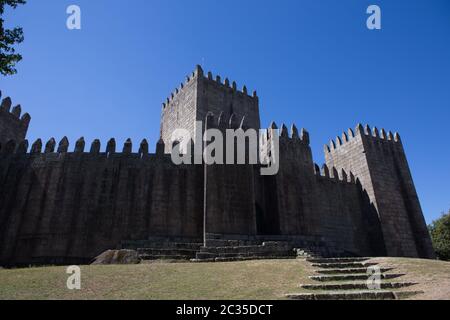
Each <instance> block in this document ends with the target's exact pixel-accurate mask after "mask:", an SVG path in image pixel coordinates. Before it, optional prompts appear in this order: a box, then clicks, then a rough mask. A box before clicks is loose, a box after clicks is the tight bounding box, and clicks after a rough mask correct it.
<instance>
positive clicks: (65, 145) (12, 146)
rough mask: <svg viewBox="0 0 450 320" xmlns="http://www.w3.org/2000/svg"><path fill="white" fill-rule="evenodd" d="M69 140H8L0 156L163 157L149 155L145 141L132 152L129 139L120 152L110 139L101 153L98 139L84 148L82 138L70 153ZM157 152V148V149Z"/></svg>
mask: <svg viewBox="0 0 450 320" xmlns="http://www.w3.org/2000/svg"><path fill="white" fill-rule="evenodd" d="M161 144H163V142H162V141H158V145H161ZM69 146H70V143H69V139H68V138H67V137H63V138H62V139H61V140H60V141H59V143H58V144H57V143H56V140H55V138H50V139H49V140H48V141H47V142H46V143H45V144H44V143H43V141H42V139H37V140H36V141H34V142H33V144H31V147H30V143H29V141H28V140H23V141H21V142H19V143H17V142H16V141H14V140H10V141H8V142H7V143H4V144H0V155H10V154H29V155H39V154H54V153H56V154H92V155H106V156H110V155H112V154H114V155H120V154H123V155H131V154H135V155H140V156H141V157H144V156H156V155H157V156H161V155H164V153H162V152H158V151H157V152H156V153H154V154H152V153H149V144H148V142H147V139H143V140H142V141H141V143H140V144H139V147H138V149H137V150H134V151H135V152H133V142H132V141H131V139H127V140H126V141H125V142H124V144H123V148H122V149H121V151H118V150H116V139H114V138H112V139H110V140H109V141H108V142H107V143H106V144H105V148H104V149H103V151H102V148H101V142H100V140H99V139H95V140H94V141H92V143H91V145H90V148H89V149H87V148H86V141H85V139H84V137H81V138H80V139H78V140H77V141H76V142H75V144H74V147H73V149H72V151H70V150H69ZM157 150H158V148H157Z"/></svg>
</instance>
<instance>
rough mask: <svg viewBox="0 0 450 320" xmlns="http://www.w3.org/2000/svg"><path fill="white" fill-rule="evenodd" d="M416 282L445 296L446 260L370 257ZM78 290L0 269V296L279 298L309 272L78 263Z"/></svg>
mask: <svg viewBox="0 0 450 320" xmlns="http://www.w3.org/2000/svg"><path fill="white" fill-rule="evenodd" d="M376 260H377V261H379V262H381V263H382V264H383V265H392V266H395V267H396V268H397V269H398V271H401V272H402V273H403V272H404V273H406V274H407V275H406V276H405V278H404V280H406V281H413V282H418V283H420V284H419V285H417V286H415V288H414V290H420V291H424V294H423V295H420V296H418V297H416V298H419V299H450V263H445V262H438V261H427V260H414V259H390V258H383V259H376ZM81 269H82V289H81V290H80V291H69V290H68V289H67V287H66V281H67V277H68V275H67V274H66V268H64V267H47V268H29V269H15V270H5V269H3V270H0V299H163V300H165V299H183V300H184V299H224V300H229V299H283V297H284V294H286V293H292V292H301V289H299V288H298V285H299V284H300V283H310V282H311V280H309V279H308V276H309V275H311V274H312V273H313V269H312V267H311V266H310V264H309V263H307V262H306V261H303V260H270V261H248V262H235V263H206V264H191V263H176V264H174V263H163V262H160V263H152V264H140V265H132V266H83V267H82V268H81Z"/></svg>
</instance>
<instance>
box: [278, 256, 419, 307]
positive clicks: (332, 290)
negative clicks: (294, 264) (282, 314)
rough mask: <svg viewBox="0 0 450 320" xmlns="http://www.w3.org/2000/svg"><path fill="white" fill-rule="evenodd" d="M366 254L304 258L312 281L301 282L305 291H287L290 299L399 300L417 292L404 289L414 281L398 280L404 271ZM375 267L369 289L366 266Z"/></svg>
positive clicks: (411, 285)
mask: <svg viewBox="0 0 450 320" xmlns="http://www.w3.org/2000/svg"><path fill="white" fill-rule="evenodd" d="M369 260H370V259H369V258H328V259H327V258H307V261H308V262H309V263H311V264H312V266H313V267H314V268H316V271H315V273H316V274H315V275H313V276H311V277H310V279H311V280H312V281H314V282H316V283H315V284H303V285H300V288H301V289H302V290H303V291H306V292H307V293H295V294H288V295H286V298H288V299H292V300H401V299H406V298H409V297H412V296H414V295H417V294H420V293H422V292H418V291H404V290H402V289H405V288H410V287H413V286H415V285H416V283H411V282H402V281H398V279H399V278H401V277H403V276H404V274H398V273H393V272H392V271H393V270H394V268H390V267H383V266H379V265H378V263H375V262H370V261H369ZM370 267H372V268H374V269H373V270H376V271H377V272H378V273H377V276H378V277H379V279H380V281H379V283H378V285H377V286H376V289H375V290H370V289H369V285H372V284H373V285H375V283H374V282H368V280H369V277H370V274H371V273H368V270H369V268H370Z"/></svg>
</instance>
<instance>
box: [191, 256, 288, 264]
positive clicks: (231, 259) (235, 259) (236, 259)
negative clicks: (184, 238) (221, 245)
mask: <svg viewBox="0 0 450 320" xmlns="http://www.w3.org/2000/svg"><path fill="white" fill-rule="evenodd" d="M283 259H295V257H279V256H264V257H261V256H248V257H242V256H240V257H239V256H237V257H219V258H203V259H191V260H190V261H191V262H195V263H207V262H239V261H251V260H283Z"/></svg>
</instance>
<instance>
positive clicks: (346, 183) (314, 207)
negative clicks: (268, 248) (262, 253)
mask: <svg viewBox="0 0 450 320" xmlns="http://www.w3.org/2000/svg"><path fill="white" fill-rule="evenodd" d="M10 109H11V99H9V98H6V99H4V100H3V102H2V105H1V108H0V265H4V266H17V265H29V264H81V263H89V262H90V261H91V260H92V259H93V258H94V257H96V256H98V255H99V254H101V253H102V252H104V251H106V250H109V249H120V248H121V247H122V244H123V243H150V242H152V241H153V240H152V239H158V242H159V243H161V242H164V243H168V244H170V243H174V244H175V243H176V244H177V245H180V244H181V245H182V244H183V243H184V244H186V245H187V244H189V243H198V242H201V239H202V238H203V211H204V206H205V203H206V206H207V207H206V208H207V224H206V230H207V233H210V234H216V235H218V237H219V238H218V239H219V240H217V241H216V242H220V241H221V240H220V239H227V241H231V242H233V243H234V242H236V243H239V241H240V239H276V241H280V242H283V241H285V242H288V243H290V244H291V245H293V246H295V247H296V248H302V246H306V247H308V246H314V244H313V243H312V242H311V243H310V244H308V241H306V240H305V239H314V241H313V242H314V243H320V247H321V248H325V249H326V248H329V249H330V250H329V251H330V252H340V253H347V254H348V255H350V256H358V255H359V256H386V255H389V256H401V257H422V258H434V252H433V249H432V247H431V240H430V238H429V235H428V232H427V230H426V225H425V220H424V217H423V214H422V211H421V208H420V202H419V199H418V196H417V193H416V191H415V187H414V183H413V179H412V176H411V173H410V170H409V166H408V163H407V160H406V156H405V153H404V150H403V146H402V143H401V140H400V137H399V135H393V134H391V133H386V132H385V131H384V130H381V131H378V130H377V129H374V130H373V131H372V130H370V128H368V127H366V128H363V127H362V126H358V127H357V128H356V131H353V130H349V132H348V133H345V134H343V135H342V137H339V138H338V139H337V140H336V141H332V142H331V144H330V145H329V146H326V148H325V157H326V164H325V165H324V166H323V167H322V169H320V167H319V166H318V165H316V164H314V161H313V158H312V152H311V147H310V138H309V133H308V132H307V131H306V130H305V129H301V130H298V129H297V127H296V126H295V125H292V127H291V130H290V132H289V130H288V129H287V126H286V125H282V126H281V127H280V129H277V126H276V124H274V123H273V124H272V125H271V128H272V129H277V130H279V133H280V170H279V172H278V174H277V175H275V176H261V175H260V174H259V172H260V166H259V165H212V166H208V168H207V170H206V176H205V170H204V169H205V168H204V165H181V166H176V165H174V164H173V163H172V161H171V158H170V155H168V154H166V152H168V151H169V150H170V149H171V148H170V147H171V145H172V143H173V142H174V141H172V132H173V131H174V130H175V129H180V128H181V129H187V130H189V131H190V133H191V135H192V136H195V134H196V131H197V130H198V128H197V127H196V126H197V125H196V123H197V121H204V119H205V117H206V115H207V114H208V113H209V112H212V113H213V114H214V116H212V117H211V118H212V120H211V123H210V126H212V127H220V128H221V129H226V128H239V127H245V128H252V129H260V128H261V124H260V117H259V99H258V97H257V94H256V92H254V93H253V94H251V95H249V94H248V90H247V88H246V87H245V86H244V87H243V88H242V90H238V89H237V85H236V84H235V83H234V82H233V83H231V84H230V81H229V80H228V79H225V80H224V81H222V80H221V78H220V77H219V76H217V77H216V78H213V75H212V73H207V74H206V75H205V74H204V72H203V70H202V68H201V67H199V66H198V67H197V68H196V69H195V71H194V72H193V73H192V74H191V75H190V76H189V77H188V78H187V80H186V82H184V83H183V84H182V85H181V86H180V87H179V88H178V89H177V90H176V91H175V92H174V93H173V94H172V95H171V96H170V98H169V99H167V101H166V102H164V104H163V109H162V116H161V139H160V140H159V141H158V143H157V147H156V153H155V154H150V153H149V151H148V150H149V147H148V143H147V141H146V140H143V141H142V142H141V143H140V144H139V146H136V147H135V148H133V143H132V141H131V140H127V141H125V143H124V145H123V148H121V150H117V143H116V141H115V140H114V139H111V140H110V141H108V142H107V143H106V144H104V145H103V147H102V144H101V142H100V141H99V140H95V141H93V142H92V143H91V145H90V148H89V149H87V147H86V141H85V140H84V139H83V138H81V139H79V140H78V141H76V142H75V144H74V145H73V147H71V146H70V143H69V141H68V139H66V138H64V139H62V140H61V141H60V142H58V143H57V142H56V141H55V139H50V140H49V141H47V142H45V143H44V142H43V141H41V140H40V139H38V140H37V141H35V142H34V143H33V144H32V145H31V147H30V146H29V143H28V141H27V140H25V138H26V133H27V129H28V125H29V123H30V119H31V118H30V116H29V115H28V114H25V115H24V116H22V117H21V118H20V113H21V110H20V109H21V108H20V106H18V107H15V108H14V109H13V111H12V112H10ZM205 178H206V179H205ZM205 181H207V188H206V191H207V192H206V196H207V199H206V201H205V199H204V185H205ZM233 239H235V240H236V241H233ZM331 249H332V250H331Z"/></svg>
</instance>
